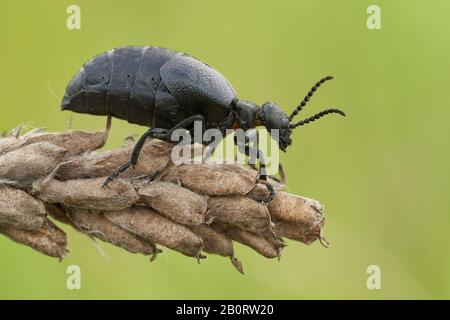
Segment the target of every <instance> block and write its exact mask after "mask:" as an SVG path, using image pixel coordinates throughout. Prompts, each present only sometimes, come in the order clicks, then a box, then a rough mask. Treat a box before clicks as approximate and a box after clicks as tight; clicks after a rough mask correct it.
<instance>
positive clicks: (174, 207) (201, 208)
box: [138, 181, 207, 225]
mask: <svg viewBox="0 0 450 320" xmlns="http://www.w3.org/2000/svg"><path fill="white" fill-rule="evenodd" d="M138 194H139V195H140V197H141V200H142V201H143V202H144V203H146V204H147V205H149V206H150V207H152V208H153V209H155V210H156V211H158V212H159V213H160V214H162V215H164V216H166V217H168V218H170V219H172V220H173V221H175V222H178V223H181V224H184V225H199V224H201V223H203V221H204V219H205V213H206V209H207V202H206V200H205V198H204V197H202V196H200V195H198V194H197V193H194V192H192V191H190V190H188V189H186V188H183V187H181V186H179V185H176V184H174V183H168V182H162V181H159V182H153V183H150V184H144V185H142V186H141V187H140V188H139V189H138Z"/></svg>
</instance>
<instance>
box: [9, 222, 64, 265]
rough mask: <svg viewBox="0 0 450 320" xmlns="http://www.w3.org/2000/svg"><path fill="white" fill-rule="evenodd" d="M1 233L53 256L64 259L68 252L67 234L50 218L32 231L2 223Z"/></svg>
mask: <svg viewBox="0 0 450 320" xmlns="http://www.w3.org/2000/svg"><path fill="white" fill-rule="evenodd" d="M0 233H2V234H4V235H5V236H7V237H8V238H9V239H11V240H13V241H15V242H17V243H21V244H24V245H26V246H29V247H31V248H33V249H35V250H37V251H39V252H42V253H44V254H46V255H48V256H51V257H55V258H59V259H63V258H64V257H65V255H66V254H67V248H66V247H67V238H66V234H65V233H64V231H62V230H61V229H59V228H58V227H57V226H56V225H54V224H53V223H52V222H51V221H50V220H48V221H47V223H46V224H45V225H43V226H41V227H40V228H39V229H36V230H32V231H27V230H20V229H16V228H13V227H8V226H4V225H1V226H0Z"/></svg>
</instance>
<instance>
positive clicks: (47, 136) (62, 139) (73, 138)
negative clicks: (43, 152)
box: [23, 130, 108, 157]
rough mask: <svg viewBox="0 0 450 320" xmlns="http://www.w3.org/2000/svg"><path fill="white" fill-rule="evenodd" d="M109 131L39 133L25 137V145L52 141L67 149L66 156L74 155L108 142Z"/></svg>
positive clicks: (98, 147) (97, 147)
mask: <svg viewBox="0 0 450 320" xmlns="http://www.w3.org/2000/svg"><path fill="white" fill-rule="evenodd" d="M107 138H108V131H106V130H105V131H103V132H85V131H72V130H71V131H64V132H51V133H48V132H45V133H38V134H35V135H32V136H30V137H29V138H27V139H25V141H24V143H23V145H24V146H26V145H30V144H34V143H37V142H50V143H53V144H54V145H57V146H58V147H61V148H64V149H66V150H67V153H66V157H73V156H78V155H81V154H84V153H86V152H88V151H92V150H96V149H100V148H101V147H103V146H104V145H105V143H106V140H107Z"/></svg>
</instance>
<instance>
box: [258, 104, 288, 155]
mask: <svg viewBox="0 0 450 320" xmlns="http://www.w3.org/2000/svg"><path fill="white" fill-rule="evenodd" d="M259 120H260V122H261V125H263V126H264V127H266V129H267V131H268V132H269V133H270V134H272V130H273V129H277V130H278V134H279V136H278V141H277V140H276V141H277V142H278V146H279V147H280V149H281V150H282V151H286V148H287V147H288V146H289V145H290V144H291V143H292V139H291V133H292V130H291V128H290V127H289V118H288V116H287V115H286V113H285V112H284V111H283V110H282V109H281V108H280V107H279V106H278V105H277V104H276V103H274V102H266V103H264V104H263V105H262V107H261V110H260V113H259Z"/></svg>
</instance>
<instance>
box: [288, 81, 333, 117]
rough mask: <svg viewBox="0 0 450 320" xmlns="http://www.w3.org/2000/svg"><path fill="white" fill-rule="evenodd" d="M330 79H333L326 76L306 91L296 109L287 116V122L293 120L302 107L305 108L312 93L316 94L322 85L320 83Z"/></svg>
mask: <svg viewBox="0 0 450 320" xmlns="http://www.w3.org/2000/svg"><path fill="white" fill-rule="evenodd" d="M332 79H333V77H332V76H327V77H325V78H322V79H320V80H319V81H317V82H316V84H315V85H314V86H313V87H312V88H311V90H309V91H308V93H307V94H306V96H305V98H303V100H302V102H300V104H299V105H298V107H297V108H296V109H295V110H294V111H292V113H291V115H290V116H289V122H291V121H292V119H294V117H295V116H296V115H297V114H298V113H299V112H300V111H301V110H302V109H303V107H304V106H306V103H307V102H308V101H309V99H310V98H311V97H312V96H313V94H314V92H316V90H317V89H318V88H319V87H320V86H321V85H322V83H324V82H326V81H328V80H332Z"/></svg>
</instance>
